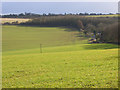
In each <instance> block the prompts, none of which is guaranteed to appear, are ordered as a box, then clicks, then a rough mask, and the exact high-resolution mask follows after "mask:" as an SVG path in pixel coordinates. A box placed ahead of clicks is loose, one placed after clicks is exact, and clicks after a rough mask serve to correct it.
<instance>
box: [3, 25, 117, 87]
mask: <svg viewBox="0 0 120 90" xmlns="http://www.w3.org/2000/svg"><path fill="white" fill-rule="evenodd" d="M2 28H3V30H2V35H3V36H2V37H3V38H2V39H3V42H2V43H3V56H2V87H3V88H34V87H35V88H117V87H118V46H117V45H113V44H88V42H87V38H83V37H77V35H78V32H77V31H74V32H73V31H69V30H67V29H66V28H59V27H23V26H7V25H5V26H4V25H3V27H2ZM40 44H42V53H40Z"/></svg>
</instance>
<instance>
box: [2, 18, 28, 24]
mask: <svg viewBox="0 0 120 90" xmlns="http://www.w3.org/2000/svg"><path fill="white" fill-rule="evenodd" d="M0 20H1V23H2V24H4V23H7V22H9V23H12V22H16V21H18V23H21V22H26V21H28V20H30V19H22V18H0Z"/></svg>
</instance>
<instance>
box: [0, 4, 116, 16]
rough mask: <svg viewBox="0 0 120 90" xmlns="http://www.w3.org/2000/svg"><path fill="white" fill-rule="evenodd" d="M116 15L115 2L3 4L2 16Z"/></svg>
mask: <svg viewBox="0 0 120 90" xmlns="http://www.w3.org/2000/svg"><path fill="white" fill-rule="evenodd" d="M24 12H30V13H37V14H43V13H46V14H48V13H55V14H61V13H62V14H64V13H85V12H87V13H105V14H106V13H117V12H118V6H117V2H112V3H111V2H3V3H2V14H13V13H15V14H18V13H24Z"/></svg>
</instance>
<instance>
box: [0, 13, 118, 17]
mask: <svg viewBox="0 0 120 90" xmlns="http://www.w3.org/2000/svg"><path fill="white" fill-rule="evenodd" d="M116 14H119V13H116ZM66 15H78V16H87V15H113V13H108V14H103V13H76V14H73V13H64V14H54V13H48V14H45V13H43V14H35V13H27V12H25V13H20V14H8V15H1V16H0V17H2V18H36V17H41V16H66Z"/></svg>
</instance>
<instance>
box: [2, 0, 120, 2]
mask: <svg viewBox="0 0 120 90" xmlns="http://www.w3.org/2000/svg"><path fill="white" fill-rule="evenodd" d="M1 1H2V2H118V1H119V0H1Z"/></svg>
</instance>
